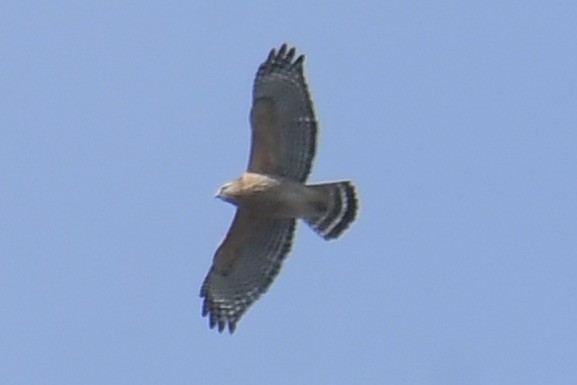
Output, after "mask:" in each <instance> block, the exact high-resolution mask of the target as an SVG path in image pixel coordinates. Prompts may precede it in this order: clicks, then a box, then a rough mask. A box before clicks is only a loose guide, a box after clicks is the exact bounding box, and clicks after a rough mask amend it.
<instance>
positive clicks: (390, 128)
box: [0, 0, 577, 385]
mask: <svg viewBox="0 0 577 385" xmlns="http://www.w3.org/2000/svg"><path fill="white" fill-rule="evenodd" d="M209 3H211V2H200V1H190V0H189V1H165V2H149V1H138V2H134V1H98V2H79V1H18V2H16V1H13V2H4V3H3V4H2V5H1V6H0V43H1V44H0V46H1V54H0V132H1V137H0V309H1V311H0V383H2V384H26V385H35V384H56V385H67V384H74V385H77V384H142V385H146V384H217V385H218V384H232V383H234V384H395V385H398V384H409V385H415V384H443V385H446V384H504V385H511V384H523V385H526V384H573V385H574V384H577V3H576V2H575V1H569V0H567V1H550V2H543V1H483V2H472V1H470V2H466V1H443V2H431V1H388V2H385V1H383V2H376V1H374V2H364V3H363V2H356V3H355V2H332V1H331V2H328V1H327V2H320V1H319V2H314V1H313V2H310V1H298V0H297V1H291V2H286V1H285V2H266V1H242V2H241V1H239V2H212V3H211V5H207V4H209ZM285 41H286V42H288V43H290V44H294V45H296V47H297V48H298V51H299V52H302V53H305V54H306V55H307V59H306V62H305V71H306V75H307V78H308V82H309V85H310V88H311V92H312V95H313V98H314V102H315V107H316V112H317V116H318V119H319V122H320V141H319V148H318V153H317V159H316V162H315V168H314V169H313V172H312V175H311V181H314V182H320V181H327V180H336V179H351V180H353V181H354V182H355V183H356V184H357V186H358V191H359V195H360V202H361V211H360V215H359V218H358V220H357V222H355V223H354V224H353V226H352V227H351V228H350V229H349V231H348V232H347V233H345V234H344V236H343V237H342V238H340V239H339V240H336V241H331V242H325V241H323V240H322V239H320V238H319V237H318V236H316V235H315V234H314V233H313V232H312V231H311V230H310V229H308V228H306V226H303V225H302V224H301V225H300V226H299V229H298V232H297V237H296V243H295V246H294V248H293V252H292V253H291V255H290V257H289V258H288V259H287V261H286V263H285V265H284V268H283V270H282V272H281V274H280V276H279V277H278V279H277V280H276V281H275V283H274V284H273V286H272V287H271V290H270V291H269V292H268V293H267V294H266V295H264V296H263V297H262V298H261V300H260V301H259V302H257V303H256V304H255V305H254V306H253V307H252V308H250V310H249V311H248V313H247V314H246V315H245V317H244V318H243V319H242V320H241V321H240V323H239V325H238V329H237V332H236V333H235V334H234V335H233V336H230V335H228V334H222V335H220V334H219V333H217V332H216V331H215V330H210V329H209V328H208V322H207V319H206V318H202V317H201V316H200V309H201V300H200V298H199V296H198V292H199V288H200V285H201V283H202V281H203V279H204V277H205V275H206V272H207V271H208V268H209V266H210V264H211V259H212V256H213V253H214V250H215V248H216V246H217V245H218V243H219V242H220V241H221V239H222V237H223V236H224V234H225V233H226V231H227V229H228V226H229V223H230V220H231V218H232V215H233V212H234V209H233V207H232V206H230V205H228V204H225V203H223V202H221V201H219V200H217V199H214V198H213V196H214V193H215V191H216V190H217V188H218V187H219V186H220V185H221V184H223V183H224V182H226V181H228V180H230V179H232V178H234V177H236V176H238V175H239V174H240V173H241V172H242V171H243V170H244V168H245V166H246V163H247V156H248V148H249V127H248V111H249V107H250V103H251V87H252V81H253V78H254V74H255V72H256V69H257V67H258V65H259V64H260V63H261V62H262V61H263V60H264V59H265V58H266V56H267V54H268V51H269V50H270V49H271V48H273V47H276V46H279V45H280V44H281V43H283V42H285Z"/></svg>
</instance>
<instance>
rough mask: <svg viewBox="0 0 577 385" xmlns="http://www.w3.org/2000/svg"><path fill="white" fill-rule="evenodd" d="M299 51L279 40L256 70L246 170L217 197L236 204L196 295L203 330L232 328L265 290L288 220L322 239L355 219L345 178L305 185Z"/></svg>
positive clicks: (306, 117)
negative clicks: (201, 300)
mask: <svg viewBox="0 0 577 385" xmlns="http://www.w3.org/2000/svg"><path fill="white" fill-rule="evenodd" d="M303 61H304V56H303V55H300V56H298V57H297V58H296V59H295V49H294V48H291V49H287V46H286V45H285V44H283V45H282V46H281V47H280V49H279V50H278V51H276V50H274V49H273V50H271V52H270V54H269V56H268V58H267V60H266V61H265V62H263V63H262V64H261V65H260V67H259V69H258V72H257V75H256V79H255V83H254V88H253V107H252V110H251V129H252V144H251V154H250V159H249V165H248V170H247V172H246V173H245V174H243V175H242V176H241V177H239V178H237V179H235V180H233V181H231V182H229V183H227V184H225V185H224V186H223V187H222V188H221V189H220V190H219V193H218V197H219V198H221V199H223V200H225V201H227V202H230V203H232V204H234V205H235V206H237V211H236V214H235V217H234V219H233V222H232V224H231V226H230V229H229V231H228V234H227V235H226V237H225V238H224V240H223V241H222V242H221V244H220V246H219V247H218V249H217V251H216V253H215V256H214V259H213V264H212V266H211V268H210V271H209V273H208V275H207V277H206V279H205V280H204V283H203V285H202V288H201V292H200V295H201V297H203V298H204V303H203V309H202V314H203V316H208V317H209V324H210V327H211V328H212V327H215V326H217V327H218V330H219V331H222V330H224V328H225V327H228V329H229V331H230V332H231V333H232V332H234V330H235V328H236V324H237V322H238V320H239V319H240V317H241V316H242V315H243V314H244V312H245V311H246V310H247V308H248V307H249V306H250V305H251V304H252V303H254V301H256V300H257V299H258V298H259V297H260V295H261V294H263V293H264V292H266V290H267V289H268V288H269V286H270V284H271V283H272V281H273V280H274V278H275V277H276V275H277V274H278V273H279V271H280V268H281V266H282V262H283V260H284V259H285V258H286V256H287V254H288V253H289V251H290V249H291V246H292V240H293V237H294V231H295V226H296V221H297V220H298V219H303V220H304V221H305V222H306V223H307V224H308V225H309V226H310V227H311V228H312V229H313V230H314V231H316V232H317V233H318V234H319V235H320V236H321V237H323V238H324V239H333V238H337V237H338V236H339V235H341V234H342V233H343V232H344V231H345V230H346V229H347V227H348V226H349V225H350V223H352V221H353V220H354V219H355V216H356V212H357V198H356V194H355V189H354V186H353V185H352V183H351V182H349V181H341V182H331V183H322V184H313V185H307V184H306V179H307V177H308V174H309V172H310V168H311V165H312V161H313V158H314V155H315V147H316V132H317V123H316V119H315V117H314V112H313V106H312V102H311V99H310V95H309V91H308V87H307V85H306V82H305V80H304V75H303V67H302V64H303Z"/></svg>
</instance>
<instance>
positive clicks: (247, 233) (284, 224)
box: [200, 209, 295, 333]
mask: <svg viewBox="0 0 577 385" xmlns="http://www.w3.org/2000/svg"><path fill="white" fill-rule="evenodd" d="M294 229H295V220H294V219H272V218H263V217H255V216H253V215H251V214H250V212H249V211H247V210H244V209H238V210H237V212H236V215H235V217H234V219H233V222H232V224H231V227H230V229H229V231H228V234H227V235H226V237H225V239H224V240H223V241H222V243H221V245H220V246H219V247H218V249H217V251H216V254H215V256H214V260H213V264H212V267H211V268H210V271H209V272H208V275H207V277H206V278H205V280H204V283H203V284H202V288H201V290H200V296H201V297H204V303H203V307H202V315H203V316H206V315H208V317H209V324H210V327H211V328H213V327H214V326H215V325H217V326H218V330H219V331H220V332H222V330H223V329H224V328H225V326H228V329H229V331H230V333H233V332H234V329H235V328H236V323H237V321H238V320H239V319H240V317H241V316H242V315H243V313H244V312H245V311H246V310H247V308H248V307H249V306H250V305H251V304H252V303H253V302H254V301H256V300H257V299H258V297H260V295H261V294H263V293H264V292H266V290H267V289H268V287H269V286H270V284H271V283H272V281H273V279H274V278H275V277H276V276H277V274H278V272H279V270H280V268H281V265H282V262H283V260H284V258H285V257H286V255H287V254H288V252H289V251H290V249H291V245H292V239H293V234H294Z"/></svg>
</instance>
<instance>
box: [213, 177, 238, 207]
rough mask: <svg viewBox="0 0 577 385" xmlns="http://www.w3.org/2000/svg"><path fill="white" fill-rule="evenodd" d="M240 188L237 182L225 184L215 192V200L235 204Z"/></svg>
mask: <svg viewBox="0 0 577 385" xmlns="http://www.w3.org/2000/svg"><path fill="white" fill-rule="evenodd" d="M239 190H240V186H239V183H238V180H236V179H235V180H233V181H231V182H228V183H225V184H224V185H222V187H221V188H219V189H218V191H217V192H216V198H219V199H222V200H223V201H225V202H229V203H236V202H237V201H238V196H239Z"/></svg>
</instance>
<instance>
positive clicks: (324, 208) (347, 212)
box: [303, 181, 358, 240]
mask: <svg viewBox="0 0 577 385" xmlns="http://www.w3.org/2000/svg"><path fill="white" fill-rule="evenodd" d="M307 187H309V188H311V189H313V190H316V191H318V193H319V196H322V197H323V200H322V203H317V204H315V208H316V209H317V211H316V213H315V214H314V215H311V216H308V217H305V218H303V219H304V221H305V222H306V223H307V224H308V225H309V226H310V227H312V228H313V230H314V231H315V232H317V234H319V235H320V236H321V237H323V238H324V239H327V240H328V239H334V238H337V237H338V236H339V235H341V234H342V233H343V232H344V231H345V230H346V229H347V228H348V227H349V225H350V224H351V223H352V222H353V221H354V220H355V217H356V215H357V206H358V205H357V197H356V194H355V187H354V186H353V184H352V183H351V182H349V181H345V182H333V183H323V184H315V185H308V186H307Z"/></svg>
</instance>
